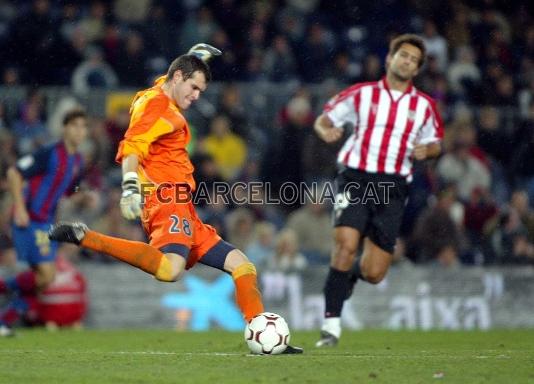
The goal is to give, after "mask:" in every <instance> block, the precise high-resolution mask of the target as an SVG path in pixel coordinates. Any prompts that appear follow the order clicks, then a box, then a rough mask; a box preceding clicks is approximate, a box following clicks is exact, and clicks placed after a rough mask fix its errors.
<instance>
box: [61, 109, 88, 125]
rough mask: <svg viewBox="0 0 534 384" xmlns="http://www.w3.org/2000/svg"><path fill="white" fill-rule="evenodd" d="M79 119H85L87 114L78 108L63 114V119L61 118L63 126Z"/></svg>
mask: <svg viewBox="0 0 534 384" xmlns="http://www.w3.org/2000/svg"><path fill="white" fill-rule="evenodd" d="M79 117H82V118H84V119H87V113H85V111H84V110H83V109H80V108H76V109H72V110H70V111H68V112H67V113H66V114H65V117H63V126H65V125H68V124H69V123H70V122H71V121H72V120H76V119H77V118H79Z"/></svg>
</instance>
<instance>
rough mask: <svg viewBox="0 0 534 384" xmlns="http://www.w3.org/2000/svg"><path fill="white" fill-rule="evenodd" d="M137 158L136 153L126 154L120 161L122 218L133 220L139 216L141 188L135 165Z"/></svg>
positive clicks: (137, 162)
mask: <svg viewBox="0 0 534 384" xmlns="http://www.w3.org/2000/svg"><path fill="white" fill-rule="evenodd" d="M138 165H139V159H138V157H137V155H136V154H130V155H128V156H126V157H125V158H124V159H123V161H122V197H121V202H120V206H121V213H122V216H124V218H126V219H128V220H134V219H136V218H138V217H139V216H141V190H140V185H139V177H138V176H137V167H138Z"/></svg>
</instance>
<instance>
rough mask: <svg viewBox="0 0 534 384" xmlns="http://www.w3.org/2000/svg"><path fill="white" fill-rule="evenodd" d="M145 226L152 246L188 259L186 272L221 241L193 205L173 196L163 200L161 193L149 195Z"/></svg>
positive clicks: (146, 203) (167, 196)
mask: <svg viewBox="0 0 534 384" xmlns="http://www.w3.org/2000/svg"><path fill="white" fill-rule="evenodd" d="M162 200H169V201H162ZM142 222H143V228H144V229H145V232H146V233H147V235H148V236H149V243H150V245H152V246H153V247H155V248H157V249H159V250H160V251H162V252H163V253H177V254H179V255H181V256H184V257H185V258H186V260H187V264H186V269H189V268H191V267H192V266H193V265H195V264H196V263H197V261H198V260H200V259H201V258H202V256H204V255H205V254H206V252H208V251H209V250H210V249H211V248H212V247H213V246H214V245H215V244H217V243H218V242H219V241H220V240H221V237H220V236H219V235H218V234H217V231H216V230H215V228H213V227H212V226H211V225H208V224H204V223H203V222H202V220H200V218H199V217H198V216H197V213H196V211H195V207H194V206H193V203H192V202H191V201H187V202H177V201H175V200H173V199H172V196H170V194H169V195H167V194H165V195H164V196H163V199H162V196H158V194H157V193H152V194H150V195H148V196H147V197H146V199H145V204H144V208H143V216H142Z"/></svg>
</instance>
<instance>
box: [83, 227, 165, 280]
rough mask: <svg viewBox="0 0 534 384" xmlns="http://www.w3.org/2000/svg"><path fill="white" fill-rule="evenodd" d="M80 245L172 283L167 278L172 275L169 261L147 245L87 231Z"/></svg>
mask: <svg viewBox="0 0 534 384" xmlns="http://www.w3.org/2000/svg"><path fill="white" fill-rule="evenodd" d="M81 245H82V247H84V248H88V249H91V250H93V251H97V252H102V253H106V254H108V255H110V256H113V257H114V258H116V259H119V260H121V261H124V262H125V263H128V264H130V265H133V266H134V267H137V268H139V269H141V270H143V271H145V272H147V273H150V274H151V275H154V276H156V277H157V278H158V279H159V280H163V281H172V279H171V278H170V276H169V275H170V274H171V273H172V272H171V271H172V267H171V265H170V262H169V260H168V259H167V258H166V257H165V255H164V254H163V253H162V252H160V251H159V250H158V249H156V248H154V247H152V246H151V245H149V244H146V243H142V242H140V241H131V240H125V239H119V238H117V237H111V236H106V235H103V234H101V233H98V232H94V231H87V232H86V233H85V236H84V238H83V240H82V243H81Z"/></svg>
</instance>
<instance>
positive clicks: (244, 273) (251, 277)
mask: <svg viewBox="0 0 534 384" xmlns="http://www.w3.org/2000/svg"><path fill="white" fill-rule="evenodd" d="M232 278H233V279H234V284H235V296H236V301H237V305H238V306H239V309H241V312H242V313H243V316H244V317H245V320H246V321H250V320H251V319H252V318H253V317H254V316H256V315H257V314H259V313H262V312H263V303H262V302H261V294H260V290H259V289H258V281H257V279H256V268H255V267H254V264H252V263H245V264H242V265H240V266H239V267H237V268H236V269H235V271H233V272H232Z"/></svg>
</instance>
